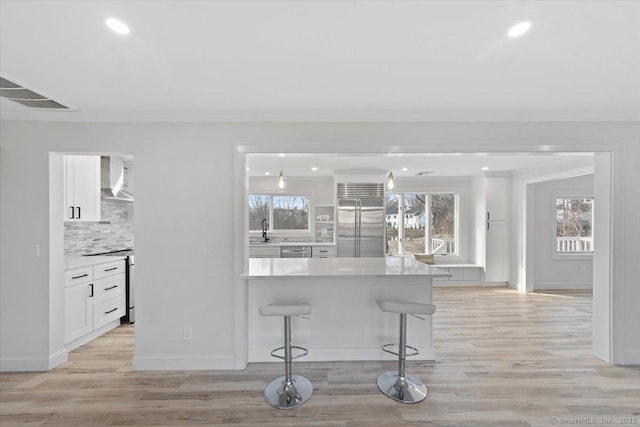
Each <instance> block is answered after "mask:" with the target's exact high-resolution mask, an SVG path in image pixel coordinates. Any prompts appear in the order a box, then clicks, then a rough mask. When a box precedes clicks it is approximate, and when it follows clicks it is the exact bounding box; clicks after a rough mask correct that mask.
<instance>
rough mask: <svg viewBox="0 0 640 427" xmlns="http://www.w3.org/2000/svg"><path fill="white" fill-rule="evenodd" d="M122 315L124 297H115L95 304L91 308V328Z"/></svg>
mask: <svg viewBox="0 0 640 427" xmlns="http://www.w3.org/2000/svg"><path fill="white" fill-rule="evenodd" d="M123 315H124V298H122V297H116V298H113V299H109V300H107V301H103V302H101V303H99V304H96V305H95V306H94V308H93V329H97V328H99V327H101V326H104V325H106V324H107V323H109V322H112V321H114V320H117V319H119V318H121V317H122V316H123Z"/></svg>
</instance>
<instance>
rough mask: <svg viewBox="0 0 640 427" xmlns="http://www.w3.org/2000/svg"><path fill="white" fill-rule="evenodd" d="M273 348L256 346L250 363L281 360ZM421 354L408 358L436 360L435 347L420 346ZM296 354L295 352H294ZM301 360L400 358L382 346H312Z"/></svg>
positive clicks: (329, 360)
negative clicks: (274, 353)
mask: <svg viewBox="0 0 640 427" xmlns="http://www.w3.org/2000/svg"><path fill="white" fill-rule="evenodd" d="M271 350H273V349H271V348H254V349H251V350H250V351H249V363H257V362H280V363H282V360H280V359H276V358H274V357H273V356H271ZM418 350H419V351H420V354H419V355H417V356H412V357H408V358H407V360H435V359H436V352H435V349H434V348H433V347H419V348H418ZM294 355H295V353H294ZM298 360H299V361H300V362H342V361H349V360H398V357H397V356H394V355H392V354H389V353H385V352H383V351H382V350H381V349H380V347H365V348H310V349H309V354H308V355H306V356H305V357H303V358H300V359H298Z"/></svg>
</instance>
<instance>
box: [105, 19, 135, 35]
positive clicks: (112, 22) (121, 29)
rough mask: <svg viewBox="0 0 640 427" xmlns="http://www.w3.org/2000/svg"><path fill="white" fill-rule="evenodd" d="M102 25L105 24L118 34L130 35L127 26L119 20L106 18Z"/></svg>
mask: <svg viewBox="0 0 640 427" xmlns="http://www.w3.org/2000/svg"><path fill="white" fill-rule="evenodd" d="M104 23H105V24H107V27H109V28H110V29H111V31H113V32H116V33H118V34H122V35H127V34H129V33H130V30H129V26H127V24H125V23H124V22H122V21H120V20H119V19H115V18H107V19H105V21H104Z"/></svg>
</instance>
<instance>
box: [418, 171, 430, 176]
mask: <svg viewBox="0 0 640 427" xmlns="http://www.w3.org/2000/svg"><path fill="white" fill-rule="evenodd" d="M432 173H434V171H420V172H418V173H417V174H416V175H417V176H425V175H431V174H432Z"/></svg>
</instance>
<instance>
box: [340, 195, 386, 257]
mask: <svg viewBox="0 0 640 427" xmlns="http://www.w3.org/2000/svg"><path fill="white" fill-rule="evenodd" d="M384 247H385V241H384V185H383V184H351V183H349V184H338V257H383V256H384Z"/></svg>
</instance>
